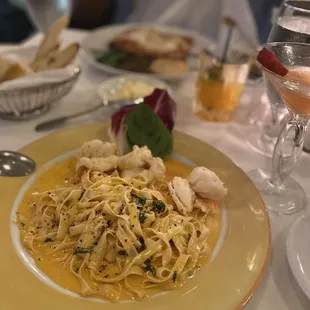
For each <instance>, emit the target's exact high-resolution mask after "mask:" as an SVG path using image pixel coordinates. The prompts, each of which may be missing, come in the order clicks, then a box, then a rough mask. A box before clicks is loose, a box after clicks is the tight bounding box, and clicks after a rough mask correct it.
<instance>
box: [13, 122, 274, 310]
mask: <svg viewBox="0 0 310 310" xmlns="http://www.w3.org/2000/svg"><path fill="white" fill-rule="evenodd" d="M108 124H109V122H106V123H92V124H86V125H83V126H81V125H78V126H73V127H70V128H67V129H64V130H59V131H56V132H53V133H51V134H49V135H46V136H44V137H41V138H39V139H36V140H34V141H32V142H31V143H29V144H27V145H25V146H23V147H21V148H20V149H19V150H18V151H20V152H22V153H24V154H25V155H27V149H28V148H31V147H33V146H34V145H35V144H36V143H40V141H41V140H44V139H46V138H47V137H51V136H58V135H59V134H60V133H63V132H70V131H72V132H74V131H75V130H77V129H78V128H87V127H94V128H95V127H98V129H102V128H104V127H105V126H108ZM100 127H101V128H100ZM175 131H176V132H177V133H181V134H182V135H184V136H186V137H188V138H190V139H192V140H195V141H196V143H199V144H206V145H208V146H209V147H211V148H213V149H215V150H216V151H217V152H218V153H220V154H221V155H222V156H223V157H225V158H226V159H228V160H229V161H230V163H231V164H232V165H234V166H235V168H237V169H238V170H239V172H241V173H242V174H243V175H244V176H245V177H246V179H247V182H250V183H251V184H252V185H253V190H255V192H256V194H257V197H259V199H260V201H261V203H262V205H263V206H264V208H263V212H264V215H265V219H266V224H267V228H268V229H267V231H266V232H267V233H268V235H267V249H266V252H265V254H266V255H265V257H264V261H263V264H262V266H261V268H260V270H259V272H258V274H257V277H256V279H255V281H254V282H253V284H252V286H251V287H250V288H249V290H248V292H247V293H246V294H245V295H244V297H243V298H242V300H241V301H240V302H239V304H238V305H237V306H236V307H235V308H233V309H232V310H242V309H243V308H244V307H245V305H246V304H247V303H248V302H249V301H250V299H251V298H252V297H253V295H254V294H255V292H256V290H257V289H258V287H259V286H260V284H261V283H262V280H263V277H264V275H265V272H266V270H267V267H268V265H269V262H270V254H271V240H272V238H271V225H270V218H269V214H268V211H267V208H266V205H265V203H264V201H263V199H262V197H261V195H260V193H259V191H258V189H257V188H256V187H255V185H254V183H253V182H252V181H251V179H250V178H249V176H248V175H247V174H246V173H245V172H244V171H243V170H242V169H241V168H240V166H238V165H237V164H236V163H235V162H234V161H233V160H232V159H230V158H229V157H228V156H227V155H226V154H224V153H223V152H221V151H220V150H218V149H217V148H215V147H213V146H212V145H210V144H209V143H206V142H204V141H202V140H200V139H198V138H196V137H195V136H192V135H189V134H187V133H185V132H184V131H182V130H175ZM68 151H69V150H68ZM46 163H47V162H45V163H44V164H46ZM44 164H43V165H44ZM27 180H28V177H26V178H24V180H23V182H22V183H21V185H20V186H19V190H20V189H21V188H22V186H23V185H24V184H25V182H26V181H27Z"/></svg>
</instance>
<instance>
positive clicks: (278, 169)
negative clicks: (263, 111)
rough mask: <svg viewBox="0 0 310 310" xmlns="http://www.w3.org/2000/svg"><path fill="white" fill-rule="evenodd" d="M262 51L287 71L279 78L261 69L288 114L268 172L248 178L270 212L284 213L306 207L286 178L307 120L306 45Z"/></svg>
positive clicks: (309, 49)
mask: <svg viewBox="0 0 310 310" xmlns="http://www.w3.org/2000/svg"><path fill="white" fill-rule="evenodd" d="M266 48H267V49H269V50H270V51H272V52H273V53H274V54H275V55H276V57H277V58H278V60H279V61H280V63H281V64H283V65H284V66H285V67H286V68H287V69H289V73H288V74H287V75H285V76H284V77H283V76H280V75H277V74H276V73H274V72H271V71H270V70H268V69H267V68H265V67H264V66H262V69H263V72H264V75H265V77H266V79H268V80H269V81H270V82H271V83H272V85H273V86H274V88H275V89H276V91H277V92H278V93H279V95H280V96H281V98H282V99H283V102H284V103H285V105H286V107H287V108H288V111H289V114H288V116H287V118H286V120H285V124H284V126H283V128H282V130H281V133H280V136H279V138H278V140H277V142H276V146H275V150H274V154H273V161H272V171H271V172H268V171H265V170H262V169H259V170H255V171H252V172H250V173H249V176H250V177H251V179H252V180H253V181H254V183H255V184H256V186H257V188H258V189H259V190H260V192H261V194H262V196H263V198H264V200H265V202H266V204H267V208H268V209H269V210H270V211H274V212H277V213H280V214H288V213H293V212H296V211H298V210H300V209H302V208H304V207H305V206H306V204H307V198H306V195H305V192H304V190H303V189H302V187H301V186H300V185H299V184H298V183H297V182H296V181H295V180H293V179H292V178H291V177H290V176H289V175H290V173H291V172H292V171H293V169H294V168H295V166H296V164H297V162H298V160H299V158H300V155H301V152H302V148H303V144H304V138H305V134H306V131H307V126H308V123H309V119H310V44H305V43H291V42H275V43H268V44H267V45H266Z"/></svg>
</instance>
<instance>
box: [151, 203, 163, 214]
mask: <svg viewBox="0 0 310 310" xmlns="http://www.w3.org/2000/svg"><path fill="white" fill-rule="evenodd" d="M165 209H166V205H165V204H164V202H163V201H161V200H154V201H153V202H152V210H153V211H154V212H156V213H163V212H164V211H165Z"/></svg>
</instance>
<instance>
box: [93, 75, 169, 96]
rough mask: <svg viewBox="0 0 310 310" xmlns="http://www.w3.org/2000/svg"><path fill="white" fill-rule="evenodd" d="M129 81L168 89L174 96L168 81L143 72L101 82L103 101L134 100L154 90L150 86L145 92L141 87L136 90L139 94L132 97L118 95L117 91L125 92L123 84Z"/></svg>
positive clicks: (99, 93) (100, 92)
mask: <svg viewBox="0 0 310 310" xmlns="http://www.w3.org/2000/svg"><path fill="white" fill-rule="evenodd" d="M127 82H133V84H135V85H139V86H140V87H141V86H142V87H143V86H144V85H145V86H150V87H151V88H154V89H155V88H162V89H166V90H167V91H168V93H169V95H170V96H172V90H171V88H170V87H169V86H168V85H167V84H166V83H164V82H163V81H161V80H159V79H155V78H152V77H149V76H147V75H143V74H129V75H123V76H120V77H115V78H110V79H107V80H105V81H104V82H103V83H101V84H100V86H99V88H98V90H97V93H98V95H99V96H100V98H101V99H102V100H103V101H106V100H108V101H113V100H134V99H137V98H141V97H145V96H148V95H150V94H151V93H152V92H153V90H154V89H153V90H152V89H151V88H150V89H146V92H143V89H142V90H141V89H140V90H138V91H136V94H137V96H134V97H130V98H127V97H125V96H123V98H121V96H120V97H119V96H117V92H119V93H120V94H121V93H122V92H123V93H124V91H123V86H125V85H128V84H127ZM124 95H125V94H124Z"/></svg>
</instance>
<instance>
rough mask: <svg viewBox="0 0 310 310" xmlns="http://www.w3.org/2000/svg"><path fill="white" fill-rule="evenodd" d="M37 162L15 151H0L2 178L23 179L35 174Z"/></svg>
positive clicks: (0, 173)
mask: <svg viewBox="0 0 310 310" xmlns="http://www.w3.org/2000/svg"><path fill="white" fill-rule="evenodd" d="M35 169H36V164H35V162H34V161H33V160H32V159H31V158H30V157H28V156H26V155H23V154H21V153H18V152H13V151H0V176H7V177H23V176H26V175H29V174H31V173H33V172H34V170H35Z"/></svg>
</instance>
